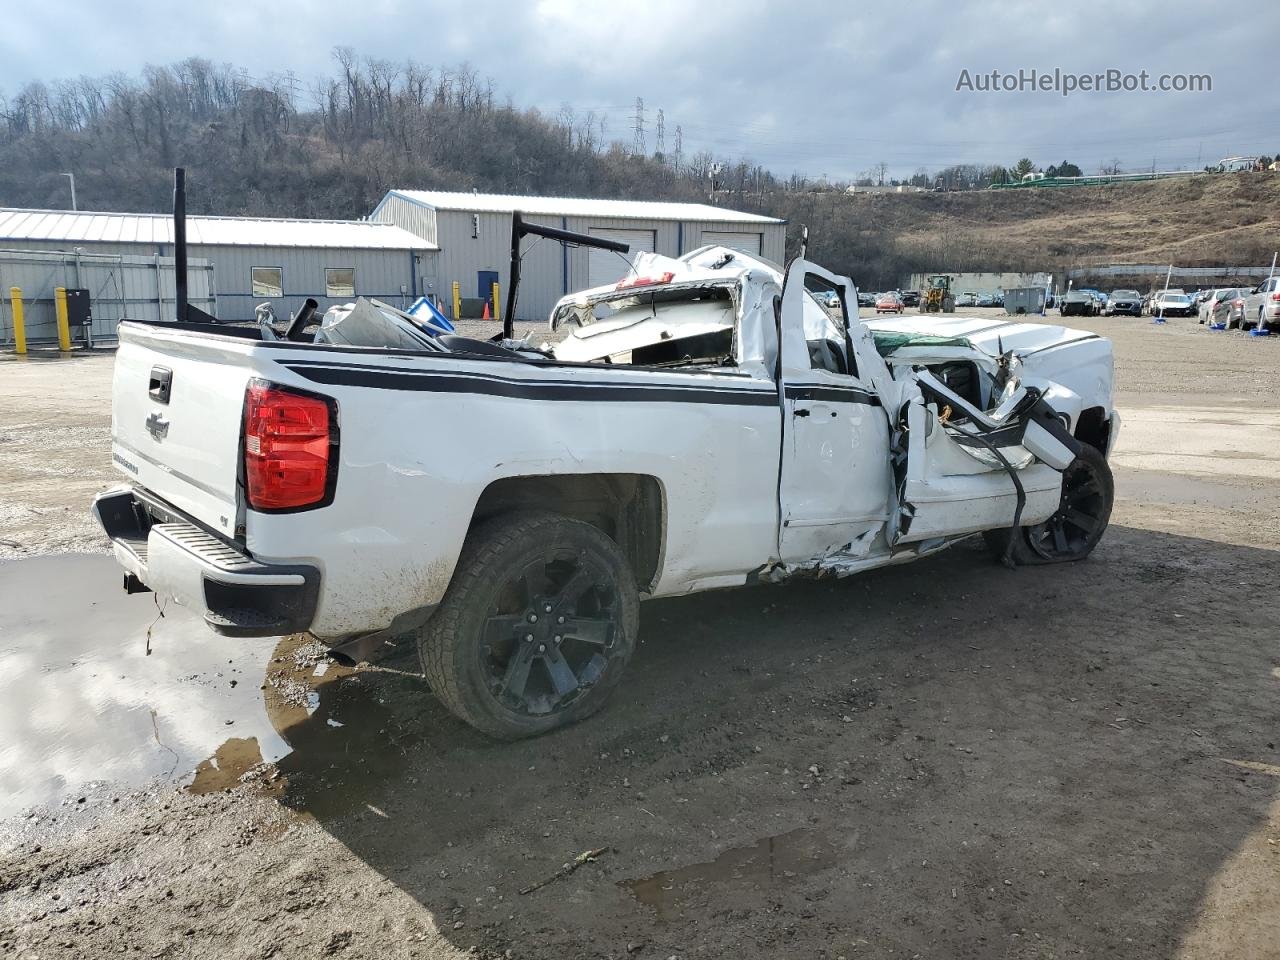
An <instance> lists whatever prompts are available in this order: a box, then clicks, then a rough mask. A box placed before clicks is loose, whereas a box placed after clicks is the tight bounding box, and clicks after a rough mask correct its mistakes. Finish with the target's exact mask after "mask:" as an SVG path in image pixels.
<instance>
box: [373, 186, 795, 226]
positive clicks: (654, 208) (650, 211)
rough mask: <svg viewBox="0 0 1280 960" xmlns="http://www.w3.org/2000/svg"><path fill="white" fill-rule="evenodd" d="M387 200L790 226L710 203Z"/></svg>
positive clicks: (434, 194) (411, 194) (423, 193)
mask: <svg viewBox="0 0 1280 960" xmlns="http://www.w3.org/2000/svg"><path fill="white" fill-rule="evenodd" d="M387 196H397V197H403V198H404V199H406V200H409V201H411V202H413V203H417V204H421V205H423V206H427V207H434V208H435V209H437V210H462V211H465V212H467V213H511V212H512V211H513V210H519V211H520V212H521V213H528V214H533V215H536V216H563V217H610V218H615V219H622V220H703V221H706V220H712V221H715V222H717V223H786V221H785V220H779V219H777V218H776V217H765V216H761V215H760V214H758V213H743V212H742V211H741V210H729V209H727V208H725V207H713V206H711V205H710V204H706V203H671V202H668V201H665V200H592V199H589V198H586V197H520V196H512V195H508V194H502V193H446V192H443V191H439V190H391V191H389V192H388V194H387Z"/></svg>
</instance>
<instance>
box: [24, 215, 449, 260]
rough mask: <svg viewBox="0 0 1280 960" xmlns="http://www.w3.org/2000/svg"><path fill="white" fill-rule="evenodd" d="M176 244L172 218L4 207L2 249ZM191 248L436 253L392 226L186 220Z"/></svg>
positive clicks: (252, 219) (359, 222)
mask: <svg viewBox="0 0 1280 960" xmlns="http://www.w3.org/2000/svg"><path fill="white" fill-rule="evenodd" d="M23 240H42V241H50V240H53V241H66V242H68V243H148V244H160V243H173V217H171V216H169V215H168V214H162V213H99V212H96V211H93V212H91V211H87V210H81V211H79V212H75V211H71V210H22V209H17V208H14V207H0V243H10V242H12V241H23ZM187 242H188V243H189V244H192V245H198V246H211V247H341V248H344V249H356V250H436V249H439V248H438V247H436V246H435V245H434V244H431V243H428V242H427V241H425V240H423V239H422V238H421V237H419V236H416V235H415V234H412V233H410V232H409V231H408V230H404V229H402V228H400V227H397V226H395V225H393V224H390V223H378V222H376V221H371V220H285V219H278V218H266V217H198V216H188V217H187Z"/></svg>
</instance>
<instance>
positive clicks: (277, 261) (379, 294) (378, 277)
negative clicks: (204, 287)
mask: <svg viewBox="0 0 1280 960" xmlns="http://www.w3.org/2000/svg"><path fill="white" fill-rule="evenodd" d="M191 252H192V254H193V255H198V256H201V257H205V258H207V259H209V260H212V261H213V265H214V278H215V283H216V284H217V288H218V315H219V317H221V318H222V319H225V320H252V319H253V310H254V307H256V306H257V305H258V304H259V303H262V302H264V301H266V300H268V299H270V302H271V306H272V308H273V309H274V310H275V312H276V316H277V317H279V318H281V319H284V317H286V316H288V315H289V314H290V313H293V312H295V311H297V310H298V309H299V308H300V307H301V306H302V305H303V303H304V302H305V301H306V299H307V297H314V298H315V299H316V300H317V301H318V302H319V304H320V311H321V312H322V313H323V312H324V311H325V310H326V309H327V308H329V307H331V306H333V305H334V304H335V303H343V302H346V301H347V300H349V299H350V298H348V297H336V298H335V297H328V296H326V295H325V276H324V271H325V268H326V267H354V268H355V271H356V296H358V297H371V298H376V299H378V300H385V301H386V302H387V303H390V304H393V305H395V306H402V305H407V304H409V303H412V302H413V300H414V299H415V298H414V296H413V290H414V280H413V274H414V272H415V270H414V266H413V264H412V260H413V257H414V254H413V253H412V252H410V251H408V250H340V249H331V248H322V249H320V248H318V249H306V248H300V247H275V248H271V247H194V246H193V247H191ZM253 267H280V268H281V270H282V272H283V281H284V288H283V289H284V296H283V297H272V298H267V297H255V296H254V295H253V286H252V283H251V281H250V270H251V268H253ZM402 287H403V290H402V289H401V288H402Z"/></svg>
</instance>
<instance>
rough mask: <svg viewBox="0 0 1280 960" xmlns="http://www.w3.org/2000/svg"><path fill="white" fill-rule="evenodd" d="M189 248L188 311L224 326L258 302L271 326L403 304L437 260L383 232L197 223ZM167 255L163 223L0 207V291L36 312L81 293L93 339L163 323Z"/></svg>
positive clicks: (342, 223)
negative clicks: (125, 326) (339, 308)
mask: <svg viewBox="0 0 1280 960" xmlns="http://www.w3.org/2000/svg"><path fill="white" fill-rule="evenodd" d="M187 248H188V251H189V253H190V256H191V257H192V258H194V259H193V261H192V270H191V271H189V273H191V274H192V275H193V280H194V281H195V282H196V287H195V288H194V289H193V298H192V299H193V302H194V303H196V305H197V306H199V307H201V308H202V309H206V310H209V309H210V307H212V310H211V312H213V313H215V315H217V316H218V317H219V318H221V319H226V320H248V319H252V318H253V311H254V307H255V306H256V305H257V304H259V303H262V302H263V301H270V302H271V304H272V306H273V307H274V308H275V311H276V315H277V316H278V317H280V318H284V317H286V316H288V315H289V313H291V312H292V311H294V310H297V308H298V307H300V306H301V305H302V303H303V302H304V301H305V300H306V298H307V297H314V298H315V299H316V300H318V301H319V302H320V308H321V310H323V309H325V308H326V307H328V306H330V305H332V304H334V303H345V302H347V301H350V300H351V299H352V298H353V297H356V296H364V297H376V298H378V299H380V300H386V301H387V302H389V303H394V304H397V305H399V304H402V303H403V304H408V303H411V302H412V300H413V298H414V291H415V290H418V289H419V287H420V283H419V277H420V276H421V273H420V271H421V269H422V266H423V260H424V258H426V257H428V256H430V255H432V254H433V253H434V251H435V249H436V248H435V245H434V244H433V243H430V242H428V241H426V240H424V239H422V237H420V236H415V235H414V234H412V233H409V232H408V231H406V230H402V229H400V228H399V227H397V226H394V225H393V224H389V223H374V222H370V221H363V220H286V219H258V218H250V217H201V216H189V217H187ZM172 256H173V219H172V218H171V217H170V216H168V215H167V214H151V213H96V212H92V213H91V212H79V213H77V212H72V211H67V210H18V209H11V208H0V273H3V274H5V275H4V276H0V288H2V289H4V290H5V291H7V290H8V288H9V287H11V286H20V287H22V288H23V299H24V300H28V299H29V300H31V301H32V302H33V303H34V304H47V303H48V302H49V301H51V299H52V296H53V288H55V287H59V286H61V287H67V288H73V287H80V288H84V289H88V290H89V299H90V304H91V307H92V309H93V312H94V324H93V329H94V333H95V335H98V334H105V335H108V336H109V335H112V334H113V333H114V327H115V324H114V322H111V321H112V320H114V319H116V318H119V317H120V316H135V317H160V316H163V317H164V318H166V319H170V318H172V315H173V311H172V301H173V296H174V289H173V288H174V284H173V269H172V261H171V260H169V259H166V258H171V257H172ZM148 261H153V262H154V264H155V266H154V270H153V271H152V272H150V275H149V277H148V276H144V274H146V272H147V268H148ZM200 261H206V262H207V266H206V264H202V263H201V262H200ZM19 271H21V273H19ZM206 274H211V275H210V276H208V277H207V279H206ZM126 278H127V279H126ZM166 301H167V304H168V305H167V306H166ZM201 301H203V302H201ZM211 301H212V302H211ZM44 312H48V311H41V315H43V313H44ZM6 319H7V318H6ZM100 320H101V321H103V322H101V323H100V322H99V321H100Z"/></svg>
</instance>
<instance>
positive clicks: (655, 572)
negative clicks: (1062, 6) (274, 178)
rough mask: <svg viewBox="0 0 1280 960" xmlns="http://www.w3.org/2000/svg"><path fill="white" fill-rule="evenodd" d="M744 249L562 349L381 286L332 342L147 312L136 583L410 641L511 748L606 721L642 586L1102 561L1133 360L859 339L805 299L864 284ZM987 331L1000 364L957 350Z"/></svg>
mask: <svg viewBox="0 0 1280 960" xmlns="http://www.w3.org/2000/svg"><path fill="white" fill-rule="evenodd" d="M588 239H589V238H588ZM728 253H730V251H728V250H727V249H726V248H724V247H710V248H703V249H701V250H698V251H695V252H693V253H690V254H687V255H685V256H683V257H681V258H679V259H672V258H668V257H663V256H659V255H656V254H650V253H641V254H638V255H637V256H636V258H635V274H636V280H634V281H632V282H629V283H622V284H614V283H610V284H608V285H606V286H601V287H597V288H594V289H591V290H587V291H584V292H581V293H574V294H571V295H570V296H567V297H565V298H564V299H562V300H560V301H559V303H557V304H556V306H555V308H554V310H553V313H552V316H551V325H552V329H553V330H557V331H559V332H560V333H561V334H563V338H562V339H561V340H560V341H559V342H558V343H557V344H556V345H555V346H554V347H547V348H539V349H533V348H530V347H529V346H528V344H527V343H526V342H525V341H520V340H513V339H504V340H500V341H497V342H494V341H481V340H474V339H470V338H467V337H461V336H457V335H442V336H432V335H429V334H428V333H426V332H424V331H423V329H422V328H421V327H420V326H419V325H417V324H416V323H415V322H414V320H413V318H412V317H410V316H408V315H407V314H404V313H402V312H400V311H398V310H396V309H395V308H393V307H391V306H389V305H387V304H385V303H378V302H374V301H370V300H367V299H364V298H359V299H357V300H356V301H355V303H354V304H345V305H340V306H334V307H332V308H330V310H329V311H328V312H327V313H326V314H325V315H324V319H323V321H322V322H321V324H320V325H319V326H318V328H317V327H315V326H312V327H311V328H310V329H308V328H307V327H306V325H305V324H304V323H299V322H291V323H290V325H289V326H288V328H287V329H285V330H278V329H274V328H271V327H270V326H269V325H268V324H267V323H265V322H264V323H263V324H262V325H261V326H247V325H246V326H236V325H232V324H226V325H222V326H217V325H211V324H208V323H198V322H181V321H179V322H174V321H167V322H154V321H133V320H130V321H124V322H122V323H121V324H120V328H119V350H118V352H117V354H116V357H115V374H114V380H113V383H112V423H113V430H112V440H111V447H112V450H111V454H112V461H113V463H114V466H115V468H116V469H118V470H119V471H120V472H121V473H122V475H123V476H124V478H125V480H126V481H127V485H126V486H123V487H121V488H117V489H114V490H111V491H108V492H105V493H103V494H101V495H100V496H99V497H98V498H97V500H96V502H95V507H94V509H95V513H96V515H97V517H98V519H99V522H100V523H101V524H102V526H103V528H104V529H105V531H106V533H107V535H108V537H109V538H110V540H111V543H112V548H113V551H114V554H115V557H116V560H117V561H118V562H119V563H120V565H121V566H122V567H123V568H124V571H125V581H126V586H127V588H128V589H129V590H130V592H133V593H138V592H147V591H148V590H154V591H155V593H156V595H157V598H166V599H167V598H172V599H174V600H176V601H177V602H179V603H181V604H183V605H186V606H189V607H191V608H193V609H194V610H196V611H197V612H198V614H199V615H200V616H201V617H203V618H204V620H205V622H206V623H207V624H208V625H209V626H210V627H211V628H212V629H213V630H214V631H217V632H220V633H224V634H231V635H236V636H264V637H265V636H278V635H281V634H286V633H293V632H307V633H310V634H311V635H312V636H315V637H318V638H320V639H321V640H322V642H324V643H325V644H328V645H330V646H334V645H339V646H343V648H344V649H353V646H352V645H353V644H359V645H360V648H361V649H367V648H368V647H369V646H370V645H373V646H376V645H377V644H378V643H380V642H382V641H383V640H385V639H387V638H391V637H395V638H398V639H399V638H403V639H405V640H407V641H408V642H412V643H414V644H416V646H417V648H418V652H419V655H420V661H421V664H422V668H423V672H424V674H425V676H426V681H427V683H429V684H430V688H431V691H432V693H433V694H434V695H435V696H436V697H437V698H439V700H440V702H441V703H442V704H443V705H444V706H445V707H446V708H447V709H449V710H450V711H452V712H453V713H454V714H455V715H456V716H458V717H459V718H461V719H462V720H463V721H465V722H467V723H470V724H471V725H473V726H475V727H476V728H478V729H480V730H482V731H484V732H485V733H487V734H489V735H491V736H495V737H499V738H505V739H514V738H519V737H527V736H533V735H536V734H540V733H544V732H547V731H549V730H552V729H555V728H557V727H560V726H563V725H565V724H568V723H572V722H575V721H577V720H580V719H583V718H585V717H587V716H589V715H590V714H592V713H593V712H595V711H596V710H597V709H599V708H600V707H601V706H602V705H603V704H604V702H605V701H606V700H607V698H608V697H609V695H610V692H611V691H612V690H613V689H614V688H615V687H616V686H617V684H618V681H619V679H620V676H621V674H622V673H623V672H624V670H625V668H626V666H627V663H628V661H629V660H630V658H631V655H632V652H633V651H634V649H635V647H636V643H637V631H638V626H639V614H638V607H639V602H640V600H641V598H645V599H648V598H650V597H663V596H679V595H685V594H689V593H695V592H698V591H702V590H710V589H719V588H725V587H730V586H734V585H744V584H748V583H770V582H778V581H782V580H786V579H789V578H792V577H796V576H802V575H807V576H816V575H833V576H834V575H841V576H843V575H848V574H853V573H857V572H861V571H864V570H869V569H872V568H875V567H881V566H884V565H887V564H891V563H897V562H900V561H902V560H905V559H910V558H912V557H914V556H924V555H926V554H931V553H933V552H935V551H937V550H939V549H942V548H944V547H946V546H948V545H950V544H952V543H955V542H958V541H959V540H961V539H963V538H967V537H969V536H971V535H973V534H975V533H979V532H984V531H988V533H987V538H988V541H989V543H990V545H991V547H992V549H993V550H994V551H995V553H996V554H997V555H999V556H1000V557H1002V558H1004V559H1005V560H1006V561H1009V562H1017V561H1021V562H1025V563H1046V562H1063V561H1070V560H1077V559H1080V558H1083V557H1085V556H1087V555H1088V554H1089V553H1090V552H1091V551H1092V550H1093V548H1094V546H1095V545H1096V544H1097V543H1098V541H1099V539H1100V538H1101V537H1102V535H1103V532H1104V531H1105V529H1106V526H1107V521H1108V517H1109V515H1110V511H1111V507H1112V501H1113V495H1114V487H1113V481H1112V476H1111V471H1110V468H1109V467H1108V465H1107V460H1106V454H1107V453H1108V452H1109V451H1110V449H1111V446H1112V443H1113V441H1114V439H1115V435H1116V433H1117V430H1118V420H1117V418H1116V417H1115V416H1114V413H1113V400H1112V376H1113V375H1112V364H1113V361H1112V350H1111V344H1110V343H1109V342H1108V341H1107V340H1105V339H1102V338H1100V337H1097V336H1094V335H1092V334H1090V333H1086V332H1084V331H1078V330H1070V329H1067V328H1064V327H1052V326H1043V325H1039V324H1018V323H1002V322H997V321H984V323H983V324H979V325H978V327H977V328H973V327H972V326H971V325H969V324H967V322H966V321H962V320H956V319H955V318H954V317H946V318H935V317H924V316H920V317H910V318H907V317H895V318H893V319H886V320H884V321H875V322H874V323H873V324H868V323H865V322H863V321H860V320H858V319H857V318H851V319H850V321H849V324H848V326H846V325H845V323H844V321H843V320H842V318H838V317H832V316H831V315H829V314H828V313H827V312H826V311H825V310H823V309H822V308H821V307H820V306H819V305H818V304H817V303H816V302H815V301H814V300H813V298H812V297H810V296H808V295H807V293H806V286H807V285H808V283H809V282H810V281H820V282H821V283H822V284H823V285H829V286H830V287H832V288H835V289H837V290H839V291H842V292H841V294H840V295H841V298H842V299H845V300H847V299H848V297H849V296H852V294H853V290H854V287H853V283H852V281H850V280H849V279H848V278H845V277H841V276H837V275H834V274H831V273H829V272H828V271H826V270H824V269H823V268H822V267H820V266H818V265H817V264H814V263H810V262H807V261H805V260H800V259H797V260H793V261H792V262H791V263H790V264H789V265H788V269H787V272H786V275H785V277H784V275H783V273H782V271H780V270H779V269H778V268H776V267H774V266H772V265H771V264H769V263H768V262H767V261H764V260H761V259H758V258H755V257H751V256H749V255H747V254H743V253H740V252H733V259H732V260H730V259H729V258H728V257H727V256H726V254H728ZM775 291H780V292H781V293H780V298H781V299H780V305H779V306H778V307H777V308H776V309H777V311H778V312H777V313H776V314H775V306H774V304H775V299H774V293H775ZM843 291H847V293H845V292H843ZM602 306H607V307H608V308H609V309H611V310H612V311H613V312H612V314H611V315H610V317H609V319H608V321H607V322H601V321H599V320H598V319H597V317H596V311H597V309H598V308H599V307H602ZM177 314H178V316H179V317H185V316H187V315H188V311H187V308H186V305H185V304H178V305H177ZM957 334H960V335H962V336H963V337H964V338H965V339H966V340H967V341H968V342H969V343H970V344H971V346H972V349H968V348H966V347H964V346H961V347H957V346H954V342H955V341H954V339H952V340H949V341H948V345H947V346H945V347H933V346H930V344H931V343H933V344H936V343H937V341H938V339H939V338H940V337H952V338H954V336H955V335H957ZM913 344H914V346H912V345H913ZM906 347H911V349H904V348H906ZM931 350H933V351H934V352H932V353H931V352H930V351H931ZM895 352H901V353H904V354H907V356H904V357H903V358H902V359H901V361H898V360H896V359H895V356H894V354H895ZM460 396H461V397H465V400H466V402H464V403H459V402H458V398H459V397H460ZM549 401H555V402H549ZM779 403H781V405H782V409H781V416H780V415H779V413H780V411H779ZM943 409H947V410H950V411H953V413H952V415H951V416H949V417H939V415H938V411H940V410H943ZM424 424H428V425H434V426H433V427H432V429H423V425H424ZM435 427H439V429H436V428H435ZM725 464H740V465H750V469H732V470H730V469H725ZM1015 477H1016V480H1015V479H1014V478H1015ZM1015 491H1016V492H1015ZM936 573H937V571H936V570H934V571H931V572H926V573H924V574H922V576H934V575H936ZM897 582H898V581H886V583H897ZM1046 582H1047V581H1046ZM881 586H882V588H884V585H883V584H882V585H881ZM908 587H909V583H907V584H906V586H905V587H903V589H904V590H905V589H907V588H908ZM889 589H897V588H896V587H892V586H890V587H889ZM139 602H141V601H139ZM148 602H149V601H148ZM741 603H742V604H743V605H744V607H745V605H748V604H750V605H755V606H758V604H759V601H758V600H757V599H753V598H748V597H744V598H742V599H741Z"/></svg>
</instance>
